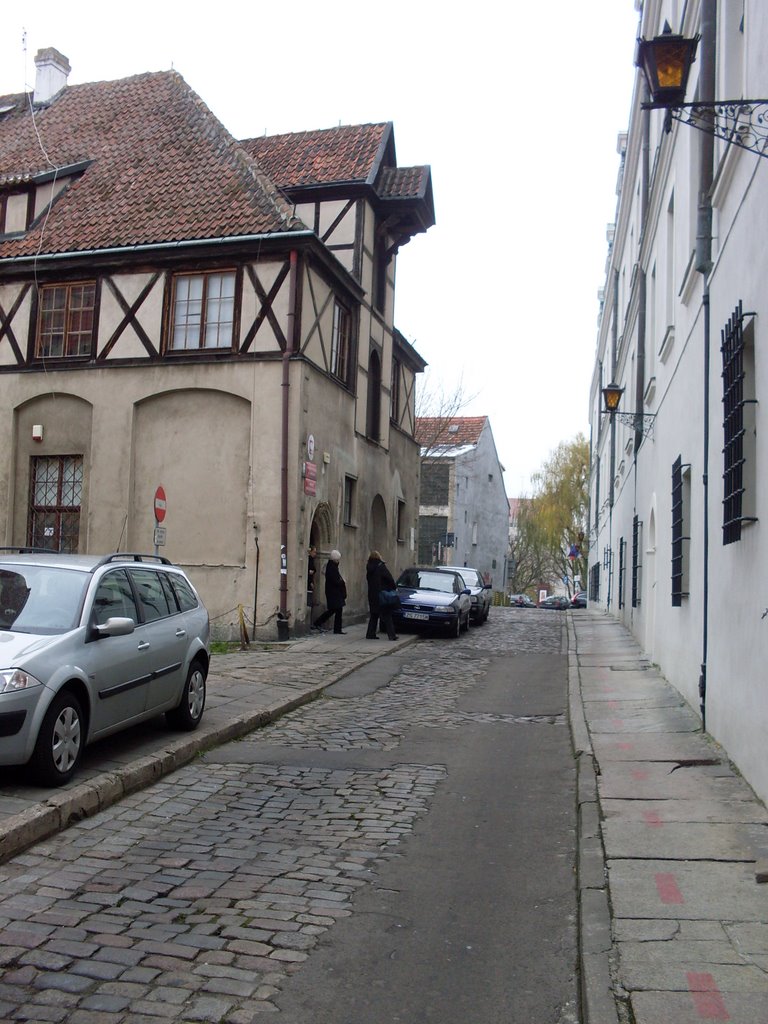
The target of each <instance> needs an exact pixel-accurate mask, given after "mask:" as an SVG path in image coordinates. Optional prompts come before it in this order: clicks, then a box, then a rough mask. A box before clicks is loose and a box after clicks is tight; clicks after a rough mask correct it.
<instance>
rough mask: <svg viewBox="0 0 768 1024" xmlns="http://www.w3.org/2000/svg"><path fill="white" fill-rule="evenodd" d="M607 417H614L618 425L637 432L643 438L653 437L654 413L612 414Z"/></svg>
mask: <svg viewBox="0 0 768 1024" xmlns="http://www.w3.org/2000/svg"><path fill="white" fill-rule="evenodd" d="M608 415H609V416H613V417H615V418H616V419H617V420H618V421H619V423H624V424H625V425H626V426H628V427H632V428H633V429H634V430H637V431H639V432H640V433H641V434H642V435H643V437H649V438H650V437H653V428H654V426H655V424H656V413H655V412H613V413H609V414H608Z"/></svg>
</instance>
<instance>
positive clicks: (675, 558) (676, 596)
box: [672, 455, 690, 608]
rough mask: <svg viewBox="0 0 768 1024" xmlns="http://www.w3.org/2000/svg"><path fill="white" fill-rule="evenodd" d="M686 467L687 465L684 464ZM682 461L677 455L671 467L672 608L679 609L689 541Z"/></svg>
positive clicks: (684, 591)
mask: <svg viewBox="0 0 768 1024" xmlns="http://www.w3.org/2000/svg"><path fill="white" fill-rule="evenodd" d="M686 465H687V464H686ZM683 468H684V467H683V459H682V456H680V455H678V457H677V458H676V459H675V461H674V463H673V465H672V606H673V607H674V608H679V607H680V606H681V605H682V603H683V598H684V597H688V591H687V590H684V589H683V587H684V575H685V574H684V551H683V544H684V542H685V541H688V540H690V538H689V537H686V536H684V535H683V529H684V523H685V508H684V507H683Z"/></svg>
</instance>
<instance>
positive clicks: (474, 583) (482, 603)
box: [434, 565, 491, 626]
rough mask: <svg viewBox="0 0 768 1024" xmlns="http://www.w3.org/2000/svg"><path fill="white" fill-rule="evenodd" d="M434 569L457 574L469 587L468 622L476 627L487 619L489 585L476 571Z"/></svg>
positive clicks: (442, 567) (445, 568) (489, 607)
mask: <svg viewBox="0 0 768 1024" xmlns="http://www.w3.org/2000/svg"><path fill="white" fill-rule="evenodd" d="M434 568H435V569H439V570H440V571H441V572H442V571H446V572H457V573H458V574H459V575H460V576H461V578H462V579H463V580H464V582H465V583H466V585H467V587H469V599H470V601H471V602H472V608H471V610H470V613H469V621H470V622H473V623H474V624H475V625H476V626H482V624H483V623H484V622H485V621H486V619H487V618H488V615H489V614H490V611H491V585H490V583H486V582H485V580H484V579H483V577H482V576H481V575H480V573H479V572H478V571H477V569H470V568H469V567H468V566H461V565H436V566H434Z"/></svg>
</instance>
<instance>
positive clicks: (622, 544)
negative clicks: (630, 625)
mask: <svg viewBox="0 0 768 1024" xmlns="http://www.w3.org/2000/svg"><path fill="white" fill-rule="evenodd" d="M626 559H627V542H626V541H625V540H624V538H623V537H620V538H619V608H623V607H624V570H625V568H626Z"/></svg>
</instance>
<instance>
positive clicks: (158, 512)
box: [153, 487, 167, 558]
mask: <svg viewBox="0 0 768 1024" xmlns="http://www.w3.org/2000/svg"><path fill="white" fill-rule="evenodd" d="M153 509H154V513H155V534H154V541H155V558H158V557H159V555H160V552H159V550H158V549H159V548H160V547H161V546H163V545H165V527H164V526H161V525H160V524H161V523H162V522H163V520H164V519H165V513H166V509H167V502H166V498H165V491H164V490H163V488H162V487H158V488H157V490H156V491H155V499H154V503H153Z"/></svg>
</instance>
